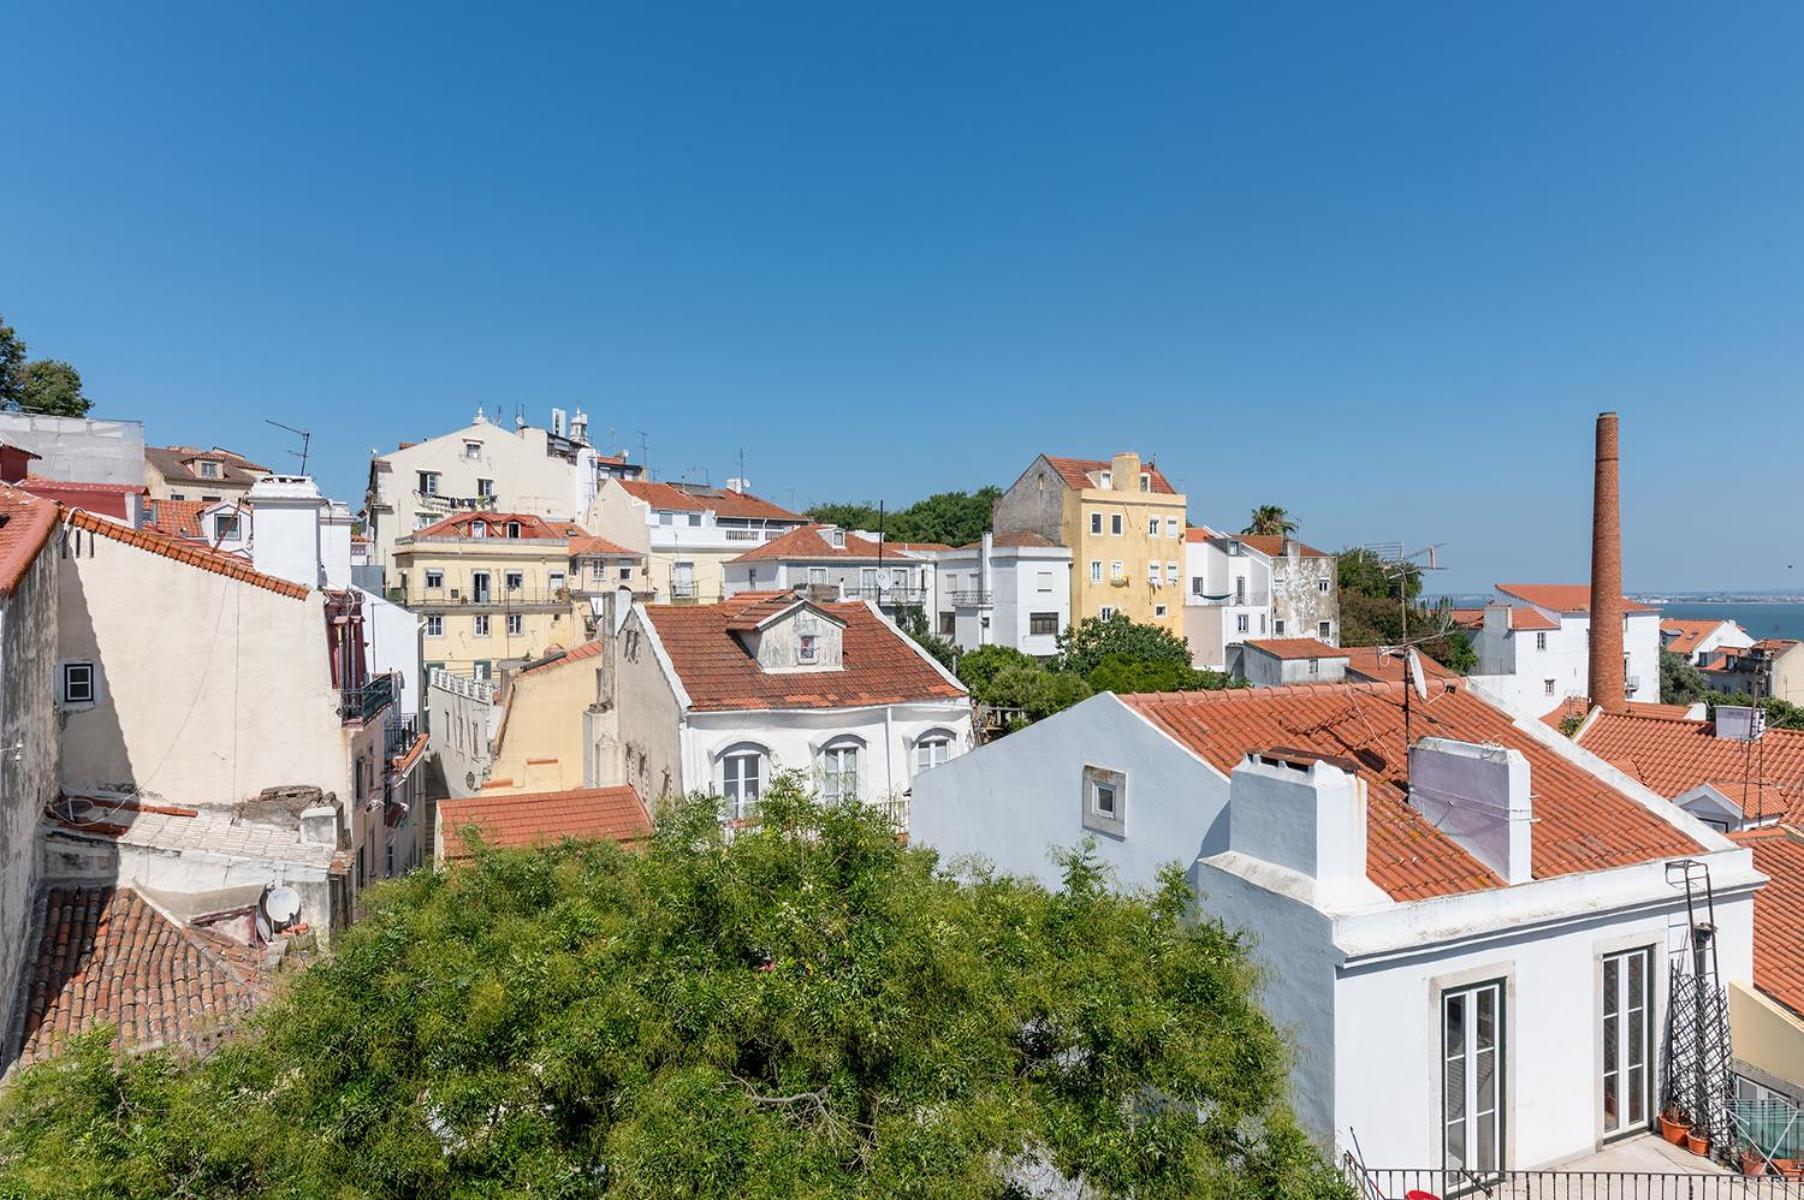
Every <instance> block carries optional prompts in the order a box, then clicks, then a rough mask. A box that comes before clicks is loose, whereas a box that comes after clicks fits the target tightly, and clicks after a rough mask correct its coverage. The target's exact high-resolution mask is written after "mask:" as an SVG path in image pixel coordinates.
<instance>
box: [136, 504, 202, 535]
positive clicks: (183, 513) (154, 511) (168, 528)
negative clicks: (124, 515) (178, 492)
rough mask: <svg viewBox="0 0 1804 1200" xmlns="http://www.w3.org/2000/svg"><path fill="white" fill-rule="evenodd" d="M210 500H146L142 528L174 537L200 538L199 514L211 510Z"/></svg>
mask: <svg viewBox="0 0 1804 1200" xmlns="http://www.w3.org/2000/svg"><path fill="white" fill-rule="evenodd" d="M215 503H216V501H212V500H147V501H145V504H144V510H145V511H144V528H146V529H154V530H156V531H157V532H158V533H167V534H170V535H171V536H174V537H183V538H202V537H205V536H206V534H205V533H203V532H201V527H200V514H201V513H203V512H205V511H206V510H207V509H209V508H212V507H213V505H214V504H215Z"/></svg>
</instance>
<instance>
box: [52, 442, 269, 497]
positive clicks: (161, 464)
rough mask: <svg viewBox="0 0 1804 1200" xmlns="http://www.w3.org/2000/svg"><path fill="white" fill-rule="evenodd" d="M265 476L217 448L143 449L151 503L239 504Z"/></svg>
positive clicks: (265, 469) (247, 461)
mask: <svg viewBox="0 0 1804 1200" xmlns="http://www.w3.org/2000/svg"><path fill="white" fill-rule="evenodd" d="M267 474H269V468H268V467H266V466H263V465H262V464H260V463H254V462H252V461H251V460H250V459H248V458H246V457H244V455H242V454H238V453H236V452H235V451H231V450H225V449H222V448H221V447H219V446H214V447H213V448H212V449H211V450H203V449H201V448H200V447H199V446H146V447H144V486H145V488H146V489H147V490H148V491H149V492H150V498H151V499H152V500H192V501H204V502H206V503H209V504H211V503H213V502H215V501H218V500H241V499H243V498H244V494H245V493H246V492H248V491H250V490H251V484H253V483H255V482H257V480H259V479H261V478H263V477H264V476H265V475H267ZM84 478H85V476H84Z"/></svg>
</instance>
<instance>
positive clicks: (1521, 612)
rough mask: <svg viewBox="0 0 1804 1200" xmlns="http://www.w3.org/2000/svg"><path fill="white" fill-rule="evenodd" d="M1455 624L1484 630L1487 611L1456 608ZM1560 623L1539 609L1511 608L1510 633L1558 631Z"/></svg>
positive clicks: (1463, 627) (1514, 606)
mask: <svg viewBox="0 0 1804 1200" xmlns="http://www.w3.org/2000/svg"><path fill="white" fill-rule="evenodd" d="M1453 623H1454V624H1455V625H1457V626H1459V627H1460V628H1461V629H1483V628H1484V626H1485V610H1484V609H1482V608H1456V609H1454V610H1453ZM1559 627H1560V623H1559V622H1558V621H1556V620H1554V619H1553V618H1552V617H1549V616H1547V615H1546V614H1544V613H1543V612H1541V610H1540V609H1538V608H1525V607H1523V606H1521V605H1511V606H1510V632H1511V633H1517V632H1520V631H1522V630H1542V629H1558V628H1559Z"/></svg>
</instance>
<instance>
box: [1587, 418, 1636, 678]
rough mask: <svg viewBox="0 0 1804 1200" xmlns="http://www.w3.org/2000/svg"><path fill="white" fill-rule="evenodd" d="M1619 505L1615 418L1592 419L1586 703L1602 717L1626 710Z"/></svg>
mask: <svg viewBox="0 0 1804 1200" xmlns="http://www.w3.org/2000/svg"><path fill="white" fill-rule="evenodd" d="M1622 622H1623V611H1622V504H1621V492H1620V487H1619V480H1618V466H1617V452H1616V414H1615V413H1613V412H1607V413H1599V414H1598V415H1597V482H1596V491H1595V492H1594V493H1593V496H1592V501H1591V661H1590V664H1589V668H1590V669H1589V672H1588V673H1589V677H1590V687H1591V703H1592V704H1594V705H1596V706H1597V707H1599V708H1602V709H1603V710H1604V711H1605V712H1621V711H1622V710H1623V709H1624V708H1626V707H1627V705H1628V691H1627V687H1626V684H1625V681H1624V676H1623V672H1624V667H1623V659H1622Z"/></svg>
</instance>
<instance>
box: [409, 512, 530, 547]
mask: <svg viewBox="0 0 1804 1200" xmlns="http://www.w3.org/2000/svg"><path fill="white" fill-rule="evenodd" d="M478 521H481V522H482V523H483V528H484V533H483V536H484V537H487V538H491V539H493V540H496V541H506V540H507V536H506V530H507V526H508V523H509V522H510V521H512V522H518V523H519V526H520V536H521V537H523V538H545V539H548V540H553V541H555V540H556V539H558V538H561V537H564V536H565V534H563V533H562V532H560V531H559V530H557V529H554V528H552V526H551V523H550V522H548V521H547V520H545V518H544V517H540V516H534V515H533V514H532V513H504V512H465V513H454V514H453V515H451V516H449V517H446V518H444V519H443V520H440V521H434V522H433V523H432V524H430V525H427V526H425V527H423V528H420V529H416V530H414V531H413V532H412V533H410V534H408V535H406V536H407V537H410V538H415V539H418V538H428V537H471V536H473V535H472V534H471V532H470V526H471V525H473V524H475V523H476V522H478Z"/></svg>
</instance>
